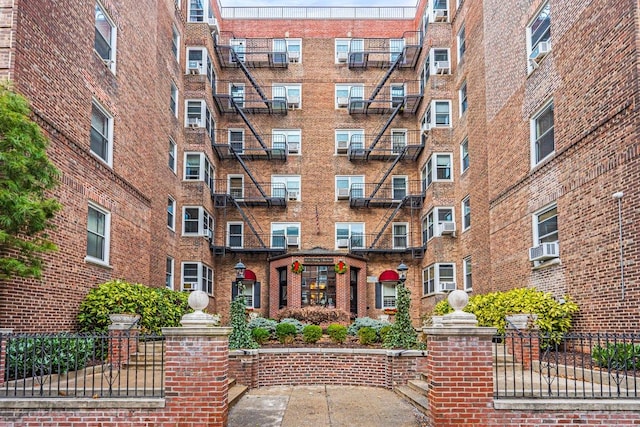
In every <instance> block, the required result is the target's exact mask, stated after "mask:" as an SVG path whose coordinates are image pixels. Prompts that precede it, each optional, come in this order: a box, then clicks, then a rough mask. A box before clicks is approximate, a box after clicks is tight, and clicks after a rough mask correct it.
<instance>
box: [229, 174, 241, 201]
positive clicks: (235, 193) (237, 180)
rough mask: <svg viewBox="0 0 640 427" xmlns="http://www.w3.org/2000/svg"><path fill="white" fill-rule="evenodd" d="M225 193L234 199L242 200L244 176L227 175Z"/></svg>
mask: <svg viewBox="0 0 640 427" xmlns="http://www.w3.org/2000/svg"><path fill="white" fill-rule="evenodd" d="M227 191H228V194H229V195H230V196H231V197H233V198H234V199H243V198H244V175H228V176H227Z"/></svg>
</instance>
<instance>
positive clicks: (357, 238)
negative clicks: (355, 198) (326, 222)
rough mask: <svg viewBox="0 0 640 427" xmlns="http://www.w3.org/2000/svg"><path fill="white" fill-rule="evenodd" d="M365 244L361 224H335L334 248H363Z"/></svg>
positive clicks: (362, 225) (362, 224)
mask: <svg viewBox="0 0 640 427" xmlns="http://www.w3.org/2000/svg"><path fill="white" fill-rule="evenodd" d="M365 244H366V243H365V236H364V223H363V222H338V223H336V248H338V249H344V248H364V247H365Z"/></svg>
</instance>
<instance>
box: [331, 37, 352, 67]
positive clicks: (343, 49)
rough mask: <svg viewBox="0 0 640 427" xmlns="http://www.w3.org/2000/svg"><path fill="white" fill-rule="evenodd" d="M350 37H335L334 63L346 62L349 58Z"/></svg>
mask: <svg viewBox="0 0 640 427" xmlns="http://www.w3.org/2000/svg"><path fill="white" fill-rule="evenodd" d="M350 42H351V39H336V40H335V46H336V48H335V58H334V59H335V63H336V64H340V63H346V62H347V61H348V59H349V44H350Z"/></svg>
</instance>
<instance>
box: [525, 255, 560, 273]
mask: <svg viewBox="0 0 640 427" xmlns="http://www.w3.org/2000/svg"><path fill="white" fill-rule="evenodd" d="M554 265H562V262H561V261H560V258H553V259H550V260H548V261H544V262H541V263H540V264H538V265H534V266H533V267H531V271H537V270H543V269H545V268H549V267H553V266H554Z"/></svg>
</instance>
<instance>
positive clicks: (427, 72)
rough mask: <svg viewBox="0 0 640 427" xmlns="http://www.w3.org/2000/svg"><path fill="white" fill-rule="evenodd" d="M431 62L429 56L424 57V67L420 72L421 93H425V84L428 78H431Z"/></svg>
mask: <svg viewBox="0 0 640 427" xmlns="http://www.w3.org/2000/svg"><path fill="white" fill-rule="evenodd" d="M432 63H433V61H432V60H431V55H430V54H429V55H426V56H425V60H424V65H423V67H422V71H421V72H420V77H421V78H420V89H421V93H426V87H427V82H428V81H429V77H431V64H432Z"/></svg>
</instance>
